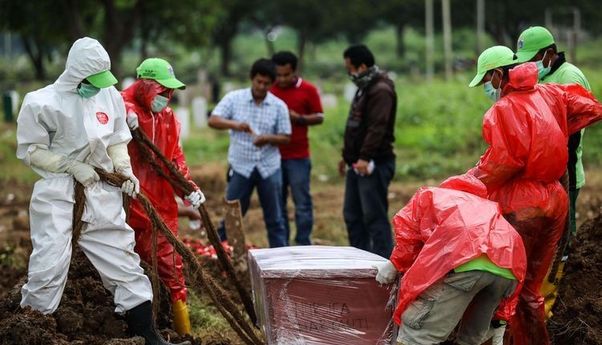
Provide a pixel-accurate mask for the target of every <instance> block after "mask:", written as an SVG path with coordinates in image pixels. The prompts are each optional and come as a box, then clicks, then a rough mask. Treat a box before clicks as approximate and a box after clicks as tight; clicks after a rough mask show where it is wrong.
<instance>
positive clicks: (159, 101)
mask: <svg viewBox="0 0 602 345" xmlns="http://www.w3.org/2000/svg"><path fill="white" fill-rule="evenodd" d="M167 103H169V99H168V98H167V97H164V96H161V95H156V96H155V98H153V101H152V102H151V110H152V111H153V113H158V112H161V111H162V110H163V109H165V108H166V107H167Z"/></svg>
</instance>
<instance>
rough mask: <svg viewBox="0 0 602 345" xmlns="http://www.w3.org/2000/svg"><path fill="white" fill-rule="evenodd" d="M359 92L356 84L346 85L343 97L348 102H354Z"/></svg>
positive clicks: (349, 83)
mask: <svg viewBox="0 0 602 345" xmlns="http://www.w3.org/2000/svg"><path fill="white" fill-rule="evenodd" d="M356 91H357V86H355V84H353V83H351V82H348V83H346V84H345V90H344V91H343V96H344V97H345V100H346V101H347V102H351V101H353V97H355V92H356Z"/></svg>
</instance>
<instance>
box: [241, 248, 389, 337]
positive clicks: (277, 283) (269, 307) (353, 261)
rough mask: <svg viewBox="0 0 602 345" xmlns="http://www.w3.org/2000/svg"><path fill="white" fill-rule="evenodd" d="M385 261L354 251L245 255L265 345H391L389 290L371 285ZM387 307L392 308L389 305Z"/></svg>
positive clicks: (299, 250)
mask: <svg viewBox="0 0 602 345" xmlns="http://www.w3.org/2000/svg"><path fill="white" fill-rule="evenodd" d="M385 261H386V260H385V259H384V258H382V257H380V256H378V255H375V254H372V253H369V252H366V251H363V250H360V249H357V248H352V247H329V246H300V247H283V248H272V249H252V250H250V251H249V269H250V274H251V282H252V287H253V297H254V301H255V309H256V311H257V314H258V316H259V321H260V323H261V327H262V330H263V332H264V334H265V336H266V341H267V344H268V345H276V344H278V345H285V344H286V345H291V344H299V345H301V344H303V345H305V344H307V345H318V344H320V345H329V344H333V345H334V344H336V345H340V344H346V345H359V344H371V345H373V344H378V345H388V344H391V339H392V338H393V337H392V334H393V333H394V329H393V328H394V324H393V322H392V319H391V316H392V309H391V308H388V307H387V306H388V305H389V306H394V305H395V304H394V301H389V299H390V298H389V296H394V295H395V294H391V287H384V286H379V284H378V283H377V282H376V281H375V279H374V278H375V276H376V272H377V271H376V269H375V268H374V266H375V265H378V264H382V263H383V262H385ZM389 302H391V303H389Z"/></svg>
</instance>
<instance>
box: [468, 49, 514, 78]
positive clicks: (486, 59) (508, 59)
mask: <svg viewBox="0 0 602 345" xmlns="http://www.w3.org/2000/svg"><path fill="white" fill-rule="evenodd" d="M517 62H518V61H516V56H515V55H514V52H513V51H512V49H510V48H508V47H505V46H493V47H491V48H487V49H485V50H484V51H483V52H482V53H481V55H479V60H478V61H477V75H475V77H474V78H472V81H471V82H470V84H468V86H469V87H475V86H477V85H479V84H480V83H481V81H482V80H483V77H484V76H485V73H487V72H488V71H490V70H492V69H494V68H498V67H504V66H508V65H512V64H515V63H517Z"/></svg>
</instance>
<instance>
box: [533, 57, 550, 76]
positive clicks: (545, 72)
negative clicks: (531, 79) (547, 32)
mask: <svg viewBox="0 0 602 345" xmlns="http://www.w3.org/2000/svg"><path fill="white" fill-rule="evenodd" d="M547 53H548V52H547V51H546V52H545V53H544V54H543V58H541V60H539V61H536V62H535V64H536V65H537V77H538V78H539V80H542V79H543V78H544V77H545V76H546V75H548V73H550V70H552V61H551V60H550V65H549V66H548V67H544V66H543V60H545V58H546V54H547Z"/></svg>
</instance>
